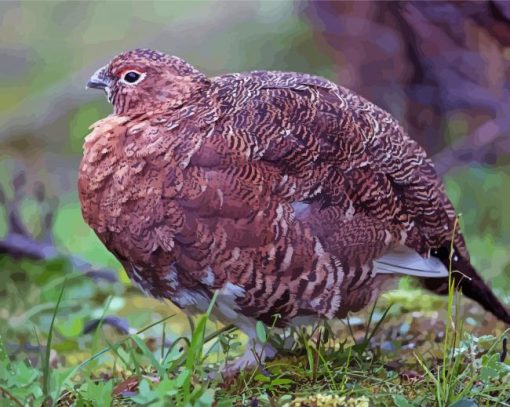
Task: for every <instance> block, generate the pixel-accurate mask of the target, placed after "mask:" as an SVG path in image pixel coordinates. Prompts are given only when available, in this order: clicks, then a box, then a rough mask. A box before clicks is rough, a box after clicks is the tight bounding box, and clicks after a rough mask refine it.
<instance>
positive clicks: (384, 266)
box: [374, 246, 448, 278]
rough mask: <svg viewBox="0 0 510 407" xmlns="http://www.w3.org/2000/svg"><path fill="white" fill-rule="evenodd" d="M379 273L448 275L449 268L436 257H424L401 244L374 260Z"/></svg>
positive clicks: (420, 275)
mask: <svg viewBox="0 0 510 407" xmlns="http://www.w3.org/2000/svg"><path fill="white" fill-rule="evenodd" d="M374 271H375V272H376V273H377V274H406V275H409V276H417V277H436V278H437V277H448V269H447V268H446V267H445V265H444V264H443V263H442V262H441V260H439V259H438V258H436V257H429V258H424V257H422V256H420V255H419V254H418V253H417V252H416V251H414V250H412V249H410V248H409V247H406V246H399V247H396V248H394V249H393V250H391V251H389V252H388V253H386V254H385V255H384V256H382V257H379V258H378V259H377V260H375V261H374Z"/></svg>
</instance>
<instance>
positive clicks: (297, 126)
mask: <svg viewBox="0 0 510 407" xmlns="http://www.w3.org/2000/svg"><path fill="white" fill-rule="evenodd" d="M88 87H89V88H99V89H103V90H105V91H106V94H107V96H108V101H109V102H110V103H111V104H112V105H113V110H114V113H113V114H112V115H110V116H108V117H106V118H105V119H103V120H101V121H99V122H97V123H96V124H94V125H93V130H92V132H91V133H90V134H89V135H88V136H87V138H86V139H85V144H84V156H83V160H82V162H81V166H80V174H79V193H80V200H81V206H82V211H83V216H84V218H85V220H86V222H87V223H88V224H89V225H90V226H91V227H92V228H93V229H94V230H95V232H96V233H97V235H98V236H99V238H100V239H101V241H102V242H103V243H104V244H105V246H106V247H107V248H108V249H109V250H110V251H111V252H112V253H113V254H114V255H115V256H116V257H117V258H118V259H119V260H120V262H121V263H122V264H123V266H124V267H125V269H126V272H127V274H128V275H129V277H130V278H131V279H132V281H133V282H134V283H135V284H137V285H138V286H139V287H140V288H141V289H142V290H143V291H144V292H146V293H147V294H150V295H152V296H154V297H156V298H166V299H169V300H171V301H172V302H173V303H175V304H176V305H177V306H179V307H180V308H182V309H184V310H185V311H186V312H189V313H195V312H203V311H204V310H206V308H207V307H208V305H209V302H210V300H211V298H212V295H213V293H214V292H215V291H218V297H217V301H216V303H215V306H214V310H213V315H214V317H216V318H218V319H219V320H221V321H224V322H228V323H234V324H235V325H236V326H238V327H239V328H240V329H241V330H243V331H244V332H245V333H246V334H247V335H248V336H249V337H250V338H252V339H253V341H254V342H256V334H255V324H256V321H257V320H261V321H264V322H266V323H272V321H273V318H274V316H275V315H276V314H278V315H279V318H278V319H277V325H278V326H285V325H286V324H289V323H293V322H295V321H297V320H299V319H300V318H298V317H305V316H306V317H312V318H342V317H345V316H346V315H347V313H348V312H349V311H357V310H360V309H361V308H363V307H365V306H366V305H367V304H368V303H369V302H370V301H372V300H373V299H374V298H375V297H377V295H378V294H379V293H380V292H381V291H382V290H383V289H385V288H386V287H388V285H389V283H391V282H392V280H395V278H396V277H398V276H399V275H402V274H408V275H413V276H416V277H417V278H419V279H420V280H421V281H422V283H423V284H424V285H425V287H427V288H429V289H431V290H434V291H435V292H438V293H443V294H444V293H446V292H447V281H448V278H447V277H448V267H449V265H450V257H451V263H452V268H453V270H457V271H458V272H454V274H453V275H454V277H455V278H456V281H457V284H458V285H459V286H460V288H461V289H462V291H463V292H464V293H465V294H466V295H467V296H468V297H471V298H473V299H474V300H476V301H478V302H479V303H480V304H481V305H482V306H483V307H485V308H486V309H487V310H489V311H490V312H492V313H493V314H494V315H495V316H497V317H498V318H500V319H501V320H503V321H505V322H507V323H510V314H509V313H508V312H507V311H506V309H505V308H504V307H503V306H502V304H501V303H500V302H499V301H498V300H497V299H496V297H495V296H494V295H493V293H492V291H491V290H490V288H489V287H488V286H487V285H486V284H485V283H484V282H483V281H482V280H481V278H480V277H479V276H478V274H477V273H476V271H475V270H474V269H473V267H472V266H471V264H470V261H469V255H468V252H467V250H466V245H465V243H464V239H463V237H462V235H461V233H460V232H459V230H458V227H457V226H456V215H455V211H454V209H453V207H452V205H451V203H450V201H449V200H448V198H447V196H446V194H445V192H444V187H443V185H442V183H441V181H440V179H439V177H438V175H437V174H436V172H435V171H434V166H433V164H432V162H431V161H430V160H429V159H428V158H427V156H426V154H425V152H424V150H423V149H422V148H421V147H420V146H419V145H418V144H417V143H416V142H415V141H413V140H412V139H410V138H409V137H408V135H407V134H406V133H405V131H404V130H403V129H402V127H401V126H400V125H399V124H398V123H397V121H396V120H395V119H394V118H393V117H392V116H391V115H390V114H388V113H387V112H385V111H384V110H382V109H380V108H378V107H377V106H375V105H373V104H372V103H370V102H368V101H366V100H365V99H363V98H362V97H360V96H358V95H356V94H355V93H353V92H351V91H350V90H348V89H345V88H343V87H341V86H338V85H336V84H334V83H332V82H330V81H328V80H326V79H323V78H319V77H316V76H312V75H307V74H300V73H292V72H268V71H255V72H249V73H236V74H228V75H223V76H219V77H215V78H208V77H206V76H205V75H204V74H202V73H201V72H199V71H198V70H196V69H195V68H193V67H192V66H191V65H189V64H188V63H187V62H185V61H184V60H182V59H180V58H178V57H175V56H168V55H166V54H163V53H160V52H157V51H152V50H148V49H137V50H133V51H129V52H126V53H123V54H120V55H118V56H117V57H115V58H114V59H113V60H112V61H111V62H110V63H109V64H108V65H106V66H104V67H102V68H101V69H99V70H98V71H97V72H96V73H95V74H94V75H93V76H92V77H91V79H90V81H89V82H88ZM451 247H453V252H452V253H451V256H450V248H451ZM249 348H250V349H252V348H253V347H252V346H250V347H249ZM255 349H256V351H260V349H262V347H261V346H260V345H259V344H255ZM273 353H274V351H273V350H272V349H271V348H270V347H264V348H263V354H261V355H259V357H260V358H261V359H264V358H265V357H267V356H271V355H272V354H273ZM254 360H255V358H254V357H253V355H252V354H251V350H248V351H247V353H246V354H245V356H244V357H243V358H241V359H240V361H239V362H238V366H241V365H243V364H247V365H250V364H253V363H254Z"/></svg>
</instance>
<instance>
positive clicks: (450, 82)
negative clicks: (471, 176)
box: [303, 0, 510, 172]
mask: <svg viewBox="0 0 510 407" xmlns="http://www.w3.org/2000/svg"><path fill="white" fill-rule="evenodd" d="M303 13H305V14H306V15H307V16H308V18H309V19H310V20H311V21H312V23H313V24H314V25H315V26H316V31H317V33H318V35H319V39H320V41H322V42H323V43H324V47H323V49H324V51H325V52H328V53H330V55H331V57H332V58H333V59H334V61H336V63H337V64H338V67H339V71H338V80H339V82H340V83H341V84H343V85H345V86H346V87H349V88H351V89H353V90H355V91H357V92H358V93H360V94H361V95H363V96H365V97H366V98H368V99H369V100H371V101H373V102H375V103H376V104H378V105H379V106H381V107H383V108H385V109H387V110H388V111H390V112H392V113H393V114H394V115H395V116H396V117H397V118H398V119H399V120H400V121H401V122H402V123H403V124H404V126H405V127H406V128H407V130H408V131H409V133H410V135H411V137H413V138H415V139H417V140H418V141H419V142H420V143H421V145H422V146H424V147H425V148H426V149H427V151H428V152H429V153H431V154H435V153H438V152H440V153H439V154H438V155H437V156H436V159H435V161H436V164H437V166H438V170H439V171H440V172H444V171H446V170H448V169H449V168H451V167H454V166H456V165H462V164H463V163H465V162H467V161H477V162H481V163H486V164H493V163H495V162H496V160H498V163H500V162H501V160H505V161H508V156H509V152H510V138H509V137H508V131H509V130H510V115H509V114H508V113H509V111H510V110H509V104H510V103H509V102H510V86H509V62H510V48H509V47H510V2H503V1H483V2H472V1H466V2H463V1H434V2H425V1H423V2H422V1H416V2H379V1H373V2H338V1H313V0H312V1H309V2H308V3H307V4H306V6H305V7H304V8H303ZM445 130H447V131H446V134H447V138H446V139H445V138H443V137H442V133H443V132H445ZM448 144H451V145H452V147H451V148H450V147H449V148H448V149H446V150H444V147H445V145H448Z"/></svg>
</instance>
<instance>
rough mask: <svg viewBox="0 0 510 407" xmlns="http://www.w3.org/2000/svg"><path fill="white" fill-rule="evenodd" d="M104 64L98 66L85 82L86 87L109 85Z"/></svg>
mask: <svg viewBox="0 0 510 407" xmlns="http://www.w3.org/2000/svg"><path fill="white" fill-rule="evenodd" d="M109 82H110V81H109V80H108V76H107V69H106V66H103V67H102V68H99V69H98V70H97V71H96V72H94V75H92V76H91V77H90V79H89V81H88V82H87V89H103V90H104V89H105V88H107V87H108V85H109Z"/></svg>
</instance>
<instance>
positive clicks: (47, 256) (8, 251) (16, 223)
mask: <svg viewBox="0 0 510 407" xmlns="http://www.w3.org/2000/svg"><path fill="white" fill-rule="evenodd" d="M12 185H13V190H14V196H13V198H12V199H8V198H7V196H6V194H5V192H4V190H3V189H2V188H1V187H0V205H3V206H4V207H5V210H6V218H7V224H8V232H7V234H6V235H5V236H4V237H3V238H2V239H0V255H2V254H4V255H8V256H10V257H14V258H21V257H24V258H29V259H33V260H53V259H65V260H67V261H68V262H69V263H70V264H71V265H72V266H73V268H74V269H76V270H78V271H80V272H82V273H84V274H85V275H87V276H89V277H91V278H93V279H94V280H104V281H108V282H110V283H114V282H116V281H118V278H117V273H116V272H115V270H113V269H108V268H98V267H95V266H93V265H92V264H90V263H89V262H87V261H85V260H83V259H82V258H80V257H78V256H75V255H72V254H67V253H65V252H64V251H63V250H62V249H60V248H57V247H56V246H55V244H54V243H53V236H52V233H51V228H52V225H53V218H54V212H55V209H56V208H55V206H56V204H55V203H53V205H42V204H43V203H45V193H44V187H43V186H42V185H41V184H39V185H37V186H36V191H35V194H34V195H35V198H36V200H37V201H38V202H39V203H40V204H41V207H42V206H46V211H45V213H42V215H41V216H42V219H43V222H42V225H41V228H42V232H41V236H42V238H41V239H36V238H35V237H34V236H33V235H32V234H31V233H30V232H29V230H28V228H27V227H26V225H25V223H24V222H23V220H22V219H21V216H20V213H19V210H18V208H19V206H20V202H21V201H22V200H23V198H24V196H25V191H24V187H25V176H24V173H22V172H20V173H19V174H18V175H16V176H15V177H14V178H13V181H12Z"/></svg>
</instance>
